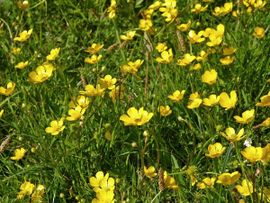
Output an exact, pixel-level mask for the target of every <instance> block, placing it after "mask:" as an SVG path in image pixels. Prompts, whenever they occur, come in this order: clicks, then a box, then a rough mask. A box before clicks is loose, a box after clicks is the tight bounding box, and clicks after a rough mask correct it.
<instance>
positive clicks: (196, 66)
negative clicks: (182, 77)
mask: <svg viewBox="0 0 270 203" xmlns="http://www.w3.org/2000/svg"><path fill="white" fill-rule="evenodd" d="M201 68H202V65H201V64H200V63H196V64H194V65H193V66H190V68H189V70H200V69H201Z"/></svg>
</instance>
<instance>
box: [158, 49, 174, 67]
mask: <svg viewBox="0 0 270 203" xmlns="http://www.w3.org/2000/svg"><path fill="white" fill-rule="evenodd" d="M172 60H173V53H172V49H169V50H168V51H167V50H166V51H163V52H161V56H160V57H157V58H156V61H157V62H158V63H165V64H166V63H171V62H172Z"/></svg>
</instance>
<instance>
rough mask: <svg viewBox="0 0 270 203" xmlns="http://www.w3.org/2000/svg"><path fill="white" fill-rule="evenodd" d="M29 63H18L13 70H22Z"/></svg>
mask: <svg viewBox="0 0 270 203" xmlns="http://www.w3.org/2000/svg"><path fill="white" fill-rule="evenodd" d="M28 64H29V62H28V61H24V62H23V61H22V62H20V63H18V64H17V65H15V68H18V69H24V68H25V67H26V66H28Z"/></svg>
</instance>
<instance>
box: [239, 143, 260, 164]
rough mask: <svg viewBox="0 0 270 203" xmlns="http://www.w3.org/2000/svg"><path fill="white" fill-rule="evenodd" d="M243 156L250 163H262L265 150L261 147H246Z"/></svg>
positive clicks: (242, 152)
mask: <svg viewBox="0 0 270 203" xmlns="http://www.w3.org/2000/svg"><path fill="white" fill-rule="evenodd" d="M241 154H242V155H243V156H244V157H245V158H246V159H247V160H249V161H250V162H252V163H253V162H256V161H260V160H261V158H262V156H263V149H262V148H261V147H253V146H249V147H246V148H245V149H244V150H243V151H241Z"/></svg>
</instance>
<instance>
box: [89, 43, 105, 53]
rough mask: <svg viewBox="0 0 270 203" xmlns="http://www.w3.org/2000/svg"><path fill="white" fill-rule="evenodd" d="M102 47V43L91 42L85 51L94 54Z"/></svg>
mask: <svg viewBox="0 0 270 203" xmlns="http://www.w3.org/2000/svg"><path fill="white" fill-rule="evenodd" d="M102 47H103V44H96V43H93V44H91V46H90V47H87V49H86V50H85V52H88V53H90V54H96V53H97V52H99V51H100V50H101V49H102Z"/></svg>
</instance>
